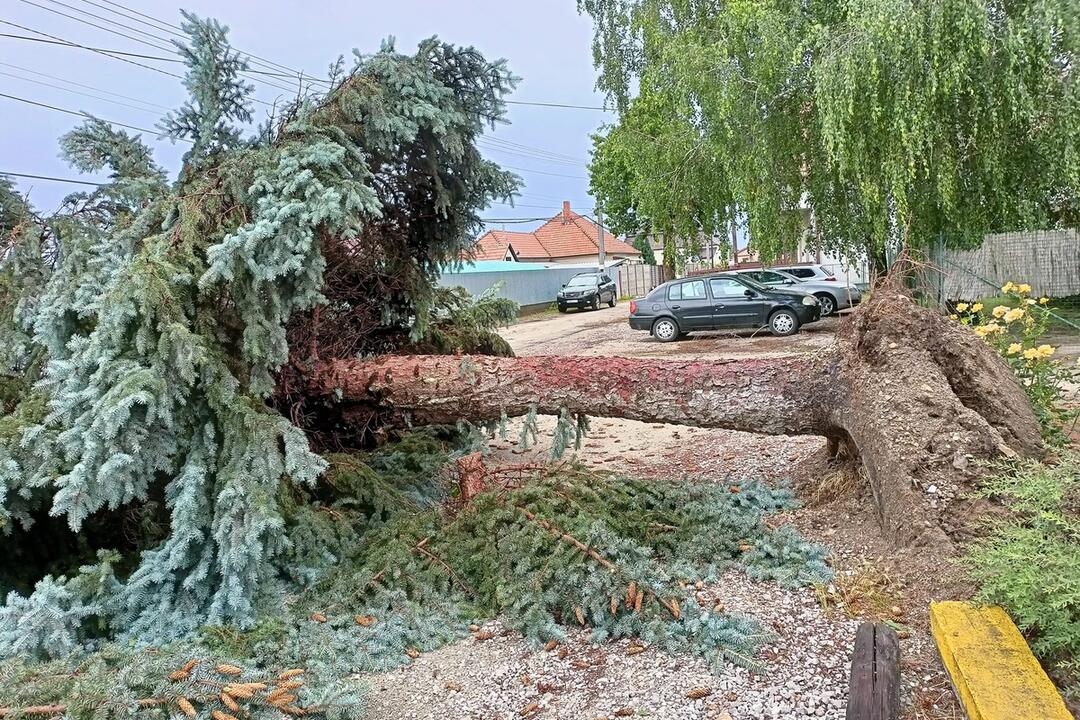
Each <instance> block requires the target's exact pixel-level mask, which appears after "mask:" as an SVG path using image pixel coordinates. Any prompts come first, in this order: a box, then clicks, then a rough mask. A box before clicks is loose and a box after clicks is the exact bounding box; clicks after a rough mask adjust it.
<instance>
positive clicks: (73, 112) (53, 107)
mask: <svg viewBox="0 0 1080 720" xmlns="http://www.w3.org/2000/svg"><path fill="white" fill-rule="evenodd" d="M0 97H2V98H7V99H9V100H17V101H18V102H21V103H26V104H27V105H36V106H37V107H42V108H47V109H49V110H55V111H56V112H61V113H66V114H68V115H74V116H75V117H81V118H83V119H85V120H101V121H102V122H107V123H109V124H110V125H116V126H117V127H122V128H128V129H129V130H138V131H139V132H145V133H152V134H154V135H156V136H161V131H160V130H151V129H149V128H144V127H139V126H138V125H127V124H126V123H122V122H116V121H115V120H106V119H105V118H99V117H97V116H95V115H91V114H89V113H85V112H79V111H78V110H71V109H68V108H62V107H57V106H56V105H49V104H47V103H43V102H38V101H37V100H28V99H27V98H24V97H18V96H17V95H8V94H7V93H0ZM170 139H172V140H178V141H180V142H187V143H189V142H191V140H188V139H187V138H170Z"/></svg>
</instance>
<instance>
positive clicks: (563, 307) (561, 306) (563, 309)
mask: <svg viewBox="0 0 1080 720" xmlns="http://www.w3.org/2000/svg"><path fill="white" fill-rule="evenodd" d="M559 312H561V313H564V312H566V306H565V305H560V306H559Z"/></svg>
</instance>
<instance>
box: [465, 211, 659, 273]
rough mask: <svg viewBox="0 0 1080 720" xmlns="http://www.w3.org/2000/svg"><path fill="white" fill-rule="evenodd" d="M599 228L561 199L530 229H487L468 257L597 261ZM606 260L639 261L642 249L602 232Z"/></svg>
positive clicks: (575, 262)
mask: <svg viewBox="0 0 1080 720" xmlns="http://www.w3.org/2000/svg"><path fill="white" fill-rule="evenodd" d="M599 247H600V245H599V228H598V227H597V225H596V223H594V222H593V221H592V220H590V219H589V218H587V217H584V216H582V215H579V214H578V213H576V212H574V211H573V210H571V209H570V203H569V201H563V207H562V212H560V213H559V214H558V215H556V216H555V217H553V218H551V219H550V220H548V221H547V222H546V223H544V224H543V225H541V226H540V227H538V228H537V229H536V230H533V231H532V232H517V231H509V230H489V231H487V232H486V233H484V234H483V235H482V236H481V237H480V239H479V240H477V241H476V246H475V247H474V248H473V252H472V255H471V258H470V259H473V260H509V261H512V262H553V263H560V264H581V263H590V262H592V263H595V262H598V261H599V255H600V253H599ZM604 254H605V257H606V259H607V260H609V261H612V260H627V261H640V260H641V251H640V250H638V249H637V248H635V247H633V246H632V245H629V244H627V243H626V242H624V241H623V240H621V239H620V238H618V237H615V236H614V235H610V234H608V233H607V232H606V231H605V232H604Z"/></svg>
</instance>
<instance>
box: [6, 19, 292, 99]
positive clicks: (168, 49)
mask: <svg viewBox="0 0 1080 720" xmlns="http://www.w3.org/2000/svg"><path fill="white" fill-rule="evenodd" d="M48 1H49V2H53V3H56V4H58V5H61V6H63V7H68V8H71V6H70V5H65V4H64V3H61V2H58V0H48ZM19 2H21V3H24V4H26V5H31V6H33V7H36V8H40V9H42V10H45V11H46V12H51V13H54V14H56V15H59V16H61V17H65V18H68V19H69V20H74V21H75V22H79V23H82V24H83V25H88V26H90V27H93V28H97V29H98V30H104V31H105V32H107V33H112V34H113V35H118V36H120V37H123V38H127V39H128V40H133V41H134V42H137V43H140V44H142V45H146V46H147V47H152V48H154V49H155V50H164V51H165V52H175V51H176V49H175V48H174V47H169V46H162V45H159V44H157V43H154V42H150V41H148V40H145V39H143V38H139V37H135V36H133V35H128V34H127V33H123V32H120V31H119V30H113V29H112V28H108V27H105V26H103V25H98V24H97V23H93V22H90V21H89V20H85V19H83V18H80V17H76V16H74V15H70V14H68V13H65V12H61V11H59V10H54V9H53V8H50V7H46V6H45V5H41V4H38V3H36V2H33V0H19ZM72 9H74V10H75V11H76V12H80V13H83V14H84V15H90V16H91V17H100V16H98V15H94V14H93V13H89V12H87V11H85V10H79V9H77V8H72ZM106 22H109V23H112V24H113V25H118V26H120V27H127V26H126V25H123V24H122V23H118V22H116V21H114V20H107V19H106ZM31 32H35V31H33V30H31ZM138 32H139V33H140V34H142V35H145V36H146V37H150V38H157V37H159V36H157V35H152V34H150V33H147V32H144V31H138ZM162 40H164V41H165V42H170V41H168V40H167V39H165V38H162ZM245 75H246V72H245ZM251 79H252V80H255V81H257V82H261V83H263V84H264V85H269V86H270V87H273V88H276V89H278V90H284V91H285V92H288V93H293V92H295V91H296V88H293V87H287V86H285V85H281V84H279V83H277V82H274V81H272V80H264V79H262V78H256V77H253V78H251ZM265 104H267V105H270V104H271V103H265Z"/></svg>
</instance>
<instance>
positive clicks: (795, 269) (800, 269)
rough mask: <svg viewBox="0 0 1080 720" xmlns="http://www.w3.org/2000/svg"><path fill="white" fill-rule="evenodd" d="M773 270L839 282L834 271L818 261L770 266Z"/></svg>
mask: <svg viewBox="0 0 1080 720" xmlns="http://www.w3.org/2000/svg"><path fill="white" fill-rule="evenodd" d="M770 269H771V270H779V271H780V272H786V273H787V274H788V275H794V276H795V277H797V278H799V279H800V280H820V281H821V282H839V281H838V280H837V279H836V275H834V274H833V271H832V270H830V269H829V268H827V267H825V266H824V265H819V264H817V263H807V264H805V265H777V266H776V267H773V268H770Z"/></svg>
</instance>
